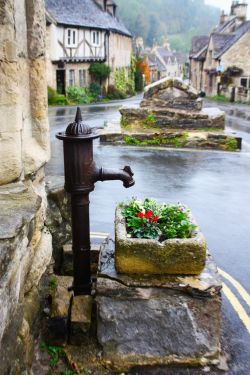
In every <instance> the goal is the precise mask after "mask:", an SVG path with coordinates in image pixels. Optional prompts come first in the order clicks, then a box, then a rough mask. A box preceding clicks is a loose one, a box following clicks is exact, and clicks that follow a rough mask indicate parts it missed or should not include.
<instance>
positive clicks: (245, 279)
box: [47, 97, 250, 375]
mask: <svg viewBox="0 0 250 375" xmlns="http://www.w3.org/2000/svg"><path fill="white" fill-rule="evenodd" d="M139 99H140V98H139V97H137V98H132V99H129V100H127V101H126V103H124V102H114V103H109V104H98V105H92V106H84V107H83V108H82V114H83V117H84V120H85V121H86V122H88V124H89V125H91V126H93V127H100V126H102V125H103V123H104V121H118V120H119V112H118V109H119V107H120V106H121V105H124V104H126V105H133V104H135V103H138V102H139ZM206 105H208V106H210V105H211V103H207V104H206ZM220 106H221V107H222V109H223V110H225V111H226V113H227V131H228V132H237V134H240V135H241V136H242V137H243V150H242V152H240V153H230V152H216V151H191V150H188V151H178V150H170V149H161V148H158V149H152V148H151V149H150V148H148V149H145V148H143V149H142V148H136V147H126V146H104V145H100V144H99V142H98V141H96V142H95V147H94V154H95V159H96V162H97V163H98V164H99V165H103V166H104V167H112V168H120V167H124V166H125V165H130V166H131V167H132V169H133V171H134V173H135V180H136V185H135V186H134V187H133V188H131V189H129V190H125V189H124V188H123V186H122V183H121V182H105V183H97V184H96V189H95V191H94V192H93V193H91V196H90V198H91V229H92V231H96V232H109V233H113V227H114V223H113V221H114V209H115V205H116V203H117V202H120V201H123V200H125V199H126V198H129V197H131V196H136V197H153V198H156V199H158V200H160V201H163V202H179V201H180V202H183V203H185V204H187V205H188V206H189V207H190V208H191V210H192V212H193V213H194V216H195V217H196V219H197V221H198V223H199V224H200V226H201V228H202V230H203V232H204V234H205V236H206V238H207V242H208V245H209V248H210V251H211V252H212V254H213V255H214V257H215V260H216V262H217V264H218V266H219V267H220V268H221V269H223V270H224V271H226V272H227V273H228V274H230V275H231V276H232V277H233V278H234V279H237V280H238V281H239V283H240V284H241V285H242V286H243V287H244V288H245V289H246V291H247V292H248V293H250V199H249V198H250V107H248V106H241V107H239V106H236V105H229V104H228V105H224V104H223V105H220ZM75 111H76V108H75V107H72V108H71V107H68V108H50V110H49V118H50V125H51V142H52V158H51V161H50V163H49V164H48V166H47V175H63V152H62V142H60V141H58V140H56V139H55V134H56V133H57V132H59V131H62V130H64V129H65V127H66V126H67V125H68V123H69V122H70V121H72V119H73V118H74V115H75ZM223 281H224V282H225V283H226V284H227V285H228V286H229V287H230V288H231V290H232V291H233V293H234V294H235V296H236V297H237V298H238V299H239V301H240V303H241V305H242V307H243V308H244V309H245V312H246V313H247V314H248V321H247V320H246V321H245V324H243V322H242V321H241V320H240V318H239V315H238V313H237V311H236V310H237V309H235V308H233V307H232V305H231V304H230V303H229V301H228V300H227V299H226V298H225V297H223V346H224V347H226V348H227V351H230V353H231V356H232V360H231V363H230V370H229V372H227V374H230V375H231V374H232V375H234V374H237V375H250V331H249V332H248V331H247V322H248V327H249V330H250V318H249V316H250V306H249V304H248V303H249V301H248V303H247V301H245V300H244V299H243V298H242V297H241V295H240V294H239V289H237V288H235V287H234V286H233V284H232V283H231V282H229V281H228V280H223ZM183 371H184V372H182V371H181V370H173V372H172V371H171V370H168V371H167V372H166V370H163V369H159V371H158V372H156V370H154V371H153V372H150V370H149V372H144V374H145V375H146V374H158V375H159V374H161V375H163V374H176V375H179V374H203V371H201V370H199V371H198V372H196V371H195V372H193V371H190V372H189V370H183ZM208 373H210V374H215V373H216V374H217V372H213V371H212V370H208Z"/></svg>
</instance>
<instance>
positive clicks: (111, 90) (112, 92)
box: [107, 85, 127, 100]
mask: <svg viewBox="0 0 250 375" xmlns="http://www.w3.org/2000/svg"><path fill="white" fill-rule="evenodd" d="M126 96H127V95H126V93H125V92H124V91H123V90H120V89H118V88H116V87H115V86H113V85H110V86H109V87H108V94H107V97H108V98H109V99H113V100H119V99H125V98H126Z"/></svg>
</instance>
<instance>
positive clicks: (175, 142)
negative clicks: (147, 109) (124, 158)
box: [124, 132, 188, 147]
mask: <svg viewBox="0 0 250 375" xmlns="http://www.w3.org/2000/svg"><path fill="white" fill-rule="evenodd" d="M187 138H188V133H186V132H183V133H182V134H181V135H180V136H179V137H178V136H174V137H172V138H163V137H160V136H157V137H153V138H151V139H145V140H144V141H141V140H139V139H137V138H135V137H130V136H125V137H124V142H125V144H127V145H136V146H160V145H162V146H172V147H183V146H184V145H185V143H186V141H187Z"/></svg>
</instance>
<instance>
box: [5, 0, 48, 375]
mask: <svg viewBox="0 0 250 375" xmlns="http://www.w3.org/2000/svg"><path fill="white" fill-rule="evenodd" d="M0 15H1V17H0V85H1V90H0V118H1V121H0V158H1V163H0V358H1V360H0V373H1V374H2V375H6V374H19V373H26V370H27V369H28V368H29V367H30V364H31V362H32V353H33V346H34V343H33V337H32V332H33V329H34V322H35V320H36V318H37V316H38V315H39V308H40V292H39V282H40V279H41V277H42V275H43V273H44V272H45V270H46V268H47V266H48V264H49V263H50V259H51V254H52V241H51V235H50V234H49V233H48V231H47V230H46V227H45V225H44V220H45V212H46V205H47V199H46V193H45V183H44V165H45V163H46V162H47V161H48V159H49V157H50V150H49V124H48V119H47V85H46V79H45V76H46V62H45V35H46V30H45V10H44V4H43V0H36V1H34V0H4V1H0Z"/></svg>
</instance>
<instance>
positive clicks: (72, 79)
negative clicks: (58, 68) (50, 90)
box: [68, 69, 76, 87]
mask: <svg viewBox="0 0 250 375" xmlns="http://www.w3.org/2000/svg"><path fill="white" fill-rule="evenodd" d="M71 74H72V76H71ZM75 80H76V77H75V69H69V79H68V85H69V87H74V86H75ZM71 81H72V83H73V84H71Z"/></svg>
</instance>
